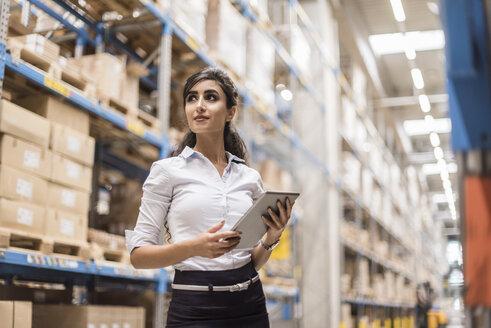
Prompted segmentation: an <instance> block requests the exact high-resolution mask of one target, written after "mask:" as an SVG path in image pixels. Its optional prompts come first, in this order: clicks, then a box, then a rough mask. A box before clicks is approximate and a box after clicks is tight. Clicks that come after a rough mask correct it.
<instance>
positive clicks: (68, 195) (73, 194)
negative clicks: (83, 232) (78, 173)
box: [47, 182, 90, 215]
mask: <svg viewBox="0 0 491 328" xmlns="http://www.w3.org/2000/svg"><path fill="white" fill-rule="evenodd" d="M89 203H90V193H88V192H83V191H80V190H77V189H72V188H68V187H64V186H62V185H59V184H56V183H52V182H50V183H49V184H48V203H47V205H48V207H51V208H54V209H58V210H62V211H68V212H72V213H78V214H82V215H87V213H88V211H89Z"/></svg>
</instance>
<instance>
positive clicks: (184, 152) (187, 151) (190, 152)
mask: <svg viewBox="0 0 491 328" xmlns="http://www.w3.org/2000/svg"><path fill="white" fill-rule="evenodd" d="M195 153H196V154H200V155H201V156H203V154H201V153H200V152H197V151H196V150H194V149H193V148H191V147H189V146H186V147H185V148H184V149H183V150H182V152H181V154H180V156H182V157H183V158H185V159H187V158H188V157H190V156H191V155H193V154H195ZM225 153H226V154H227V158H228V162H229V163H230V162H232V161H234V162H239V163H245V161H244V160H243V159H242V158H240V157H237V156H235V155H234V154H232V153H229V152H228V151H225Z"/></svg>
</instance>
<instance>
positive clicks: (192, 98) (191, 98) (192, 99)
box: [186, 95, 196, 102]
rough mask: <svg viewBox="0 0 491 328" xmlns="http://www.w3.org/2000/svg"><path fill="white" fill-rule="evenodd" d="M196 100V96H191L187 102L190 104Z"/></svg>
mask: <svg viewBox="0 0 491 328" xmlns="http://www.w3.org/2000/svg"><path fill="white" fill-rule="evenodd" d="M194 100H196V96H195V95H189V96H188V98H187V100H186V101H187V102H190V101H194Z"/></svg>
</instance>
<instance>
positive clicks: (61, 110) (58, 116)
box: [15, 95, 90, 135]
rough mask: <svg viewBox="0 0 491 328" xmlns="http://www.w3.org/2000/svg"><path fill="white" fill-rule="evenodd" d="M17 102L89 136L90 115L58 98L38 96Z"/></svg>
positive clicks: (17, 100) (19, 99)
mask: <svg viewBox="0 0 491 328" xmlns="http://www.w3.org/2000/svg"><path fill="white" fill-rule="evenodd" d="M15 102H16V103H17V104H18V105H20V106H22V107H25V108H27V109H29V110H32V111H34V112H36V113H38V114H39V115H41V116H43V117H46V118H47V119H48V120H49V121H51V122H55V123H59V124H61V125H64V126H68V127H69V128H72V129H74V130H76V131H78V132H80V133H82V134H83V135H89V128H90V115H89V113H87V112H85V111H83V110H81V109H79V108H77V107H74V106H73V105H71V104H69V103H68V102H65V101H62V100H60V99H59V98H58V97H55V96H50V95H36V96H29V97H24V98H18V99H16V100H15Z"/></svg>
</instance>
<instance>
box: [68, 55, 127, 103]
mask: <svg viewBox="0 0 491 328" xmlns="http://www.w3.org/2000/svg"><path fill="white" fill-rule="evenodd" d="M68 61H69V62H71V61H73V62H75V63H76V64H78V65H80V70H81V71H82V72H90V75H91V77H92V78H94V81H95V83H96V88H97V96H98V97H99V98H101V99H119V96H120V94H121V84H122V81H123V80H124V79H125V77H126V57H125V56H113V55H110V54H108V53H101V54H96V55H89V56H82V57H79V58H70V59H69V60H68Z"/></svg>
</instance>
